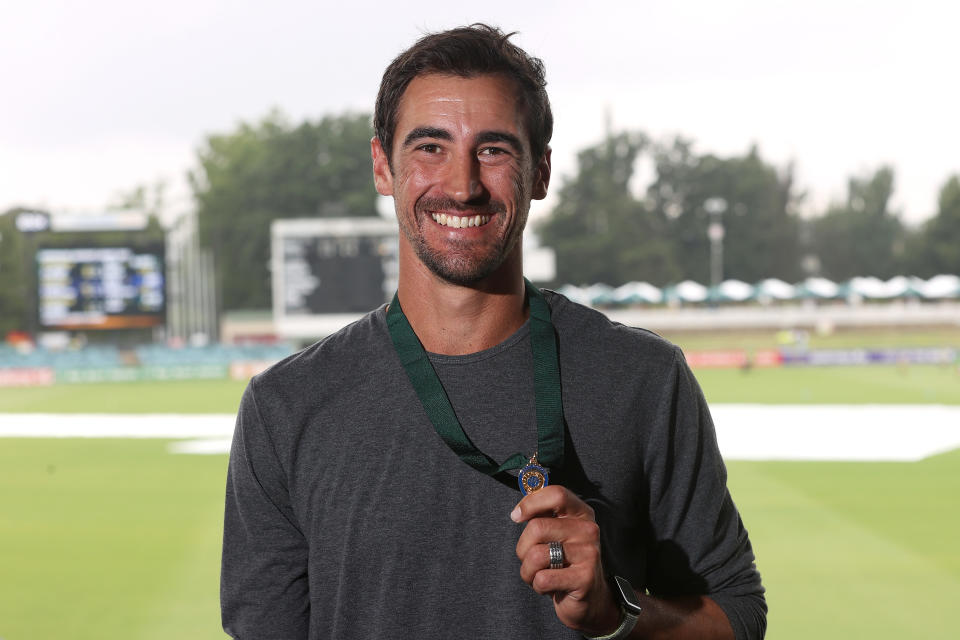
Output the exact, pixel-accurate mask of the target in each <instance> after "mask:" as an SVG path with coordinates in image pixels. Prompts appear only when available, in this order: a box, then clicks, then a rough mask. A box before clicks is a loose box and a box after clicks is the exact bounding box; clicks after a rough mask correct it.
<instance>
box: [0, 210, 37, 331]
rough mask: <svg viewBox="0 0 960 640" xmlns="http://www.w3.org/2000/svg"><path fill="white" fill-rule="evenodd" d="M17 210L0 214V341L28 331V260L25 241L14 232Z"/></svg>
mask: <svg viewBox="0 0 960 640" xmlns="http://www.w3.org/2000/svg"><path fill="white" fill-rule="evenodd" d="M20 211H21V210H20V209H11V210H10V211H7V212H6V213H4V214H3V215H0V339H2V338H3V336H4V335H6V334H7V333H8V332H10V331H26V330H27V329H28V328H29V321H28V316H27V313H28V309H27V307H28V301H29V300H30V296H29V286H30V279H29V277H28V275H29V274H30V268H31V265H32V264H33V262H32V258H31V257H29V256H28V255H27V247H26V244H27V243H26V238H25V237H24V235H23V234H22V233H20V232H19V231H18V230H17V227H16V218H17V214H18V213H20Z"/></svg>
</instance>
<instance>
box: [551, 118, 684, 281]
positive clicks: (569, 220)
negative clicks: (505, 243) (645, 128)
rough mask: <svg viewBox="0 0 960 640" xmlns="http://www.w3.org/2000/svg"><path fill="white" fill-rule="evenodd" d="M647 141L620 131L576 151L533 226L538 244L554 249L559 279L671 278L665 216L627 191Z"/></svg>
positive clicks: (673, 271)
mask: <svg viewBox="0 0 960 640" xmlns="http://www.w3.org/2000/svg"><path fill="white" fill-rule="evenodd" d="M647 145H648V140H647V137H646V136H645V135H643V134H642V133H638V132H632V133H631V132H621V133H618V134H609V135H608V136H607V137H606V139H605V140H603V141H602V142H600V143H599V144H597V145H595V146H592V147H589V148H587V149H584V150H583V151H581V152H580V153H579V154H577V164H578V171H577V174H576V175H575V176H574V177H573V178H571V179H569V180H566V181H565V182H564V184H563V185H562V186H561V187H560V191H559V195H558V199H557V204H556V206H555V207H554V209H553V211H551V213H550V216H549V217H548V218H547V219H545V220H544V221H542V222H541V223H540V224H539V225H538V227H537V230H538V233H539V234H540V239H541V241H542V243H543V244H544V245H546V246H550V247H552V248H553V249H554V250H555V251H556V253H557V279H558V280H559V281H561V282H577V283H593V282H607V283H610V284H622V283H624V282H628V281H631V280H646V281H649V282H655V283H664V282H668V281H670V280H672V279H673V278H674V277H675V276H676V274H677V268H676V265H675V263H674V256H673V252H672V249H671V247H670V246H669V245H668V244H666V243H665V242H664V237H665V223H666V221H665V219H664V218H663V217H662V216H661V215H658V214H657V213H656V212H653V211H650V210H649V209H648V208H647V207H646V206H645V204H644V203H643V202H641V201H640V200H638V199H637V198H636V197H635V196H634V195H633V194H632V193H631V191H630V182H631V179H632V178H633V174H634V166H635V164H636V161H637V158H638V156H639V154H640V153H641V152H642V151H643V150H644V149H645V148H646V147H647Z"/></svg>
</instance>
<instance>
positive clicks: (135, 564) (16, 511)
mask: <svg viewBox="0 0 960 640" xmlns="http://www.w3.org/2000/svg"><path fill="white" fill-rule="evenodd" d="M698 377H699V378H700V379H701V381H702V384H703V386H704V390H705V393H706V395H707V397H708V398H709V399H710V401H711V402H714V403H719V402H761V401H767V402H771V403H783V402H790V403H796V404H809V403H829V402H836V401H839V400H842V401H843V402H848V403H856V402H871V403H877V402H888V403H939V404H954V405H956V404H960V375H958V372H957V371H956V370H955V369H954V368H951V367H910V368H908V369H898V368H896V367H880V368H864V367H858V368H830V369H826V368H825V369H777V370H769V371H768V370H753V371H750V372H746V373H745V372H740V371H714V370H704V371H699V372H698ZM242 389H243V384H241V383H236V382H228V381H202V382H200V381H198V382H188V383H177V382H166V383H152V384H147V383H125V384H115V385H106V384H105V385H74V386H71V385H60V386H56V387H50V388H39V389H16V390H12V389H0V414H2V413H3V412H50V411H57V410H59V411H65V412H71V413H72V412H106V411H109V412H118V413H133V412H144V413H152V412H170V411H177V412H188V413H203V412H208V413H231V412H232V411H233V410H234V409H235V407H236V404H237V402H238V400H239V396H240V393H241V392H242ZM2 419H3V416H2V415H0V420H2ZM904 426H905V433H906V432H907V431H908V430H909V427H910V425H904ZM169 445H170V442H169V441H167V440H128V439H97V440H86V439H18V438H7V439H0V469H2V472H0V496H2V497H0V501H2V505H3V508H2V515H0V567H2V576H3V580H2V581H0V638H2V639H3V640H36V639H45V638H61V637H64V638H76V639H78V640H84V639H91V640H92V639H94V638H96V639H98V640H104V639H106V640H111V639H118V640H119V639H123V640H128V639H154V638H156V639H159V638H178V639H184V640H192V639H197V640H200V639H207V638H210V639H213V638H222V637H224V636H223V634H222V632H221V631H220V630H219V613H218V607H217V573H218V568H219V541H220V527H221V517H222V504H223V485H224V472H225V466H226V457H225V456H223V455H211V456H191V455H175V454H171V453H169V449H168V447H169ZM729 472H730V487H731V491H732V492H733V494H734V496H735V498H736V500H737V503H738V506H739V507H740V509H741V512H742V514H743V517H744V521H745V524H746V526H747V528H748V529H749V530H750V533H751V537H752V539H753V542H754V546H755V548H756V550H757V554H758V558H759V567H760V570H761V572H762V573H763V576H764V582H765V584H766V586H767V588H768V602H769V604H770V607H771V612H770V631H769V634H768V637H769V638H773V639H774V640H779V639H784V640H786V639H791V638H798V639H799V638H809V637H816V638H838V639H839V638H844V639H846V638H851V637H870V638H878V639H881V640H883V639H886V638H901V637H908V638H943V637H948V636H950V635H951V634H952V633H954V632H951V631H950V629H954V630H955V629H956V623H955V621H954V615H953V609H952V607H953V606H954V603H955V602H956V601H957V599H958V598H960V551H958V548H957V546H956V537H957V534H956V532H957V531H960V450H954V451H952V452H950V453H946V454H942V455H939V456H934V457H932V458H929V459H926V460H924V461H921V462H916V463H844V462H743V461H736V462H731V463H730V464H729Z"/></svg>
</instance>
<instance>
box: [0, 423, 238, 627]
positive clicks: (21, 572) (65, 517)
mask: <svg viewBox="0 0 960 640" xmlns="http://www.w3.org/2000/svg"><path fill="white" fill-rule="evenodd" d="M166 445H167V443H166V442H164V441H159V440H114V439H108V440H103V439H98V440H73V439H67V440H59V439H24V440H21V439H4V440H2V441H0V470H2V471H0V503H2V505H3V508H2V513H0V540H2V544H0V567H2V576H3V579H2V580H0V637H2V638H3V639H4V640H42V639H48V638H49V639H54V638H71V639H73V640H88V639H89V640H107V639H114V638H115V639H118V640H120V639H122V640H153V639H156V640H160V639H161V638H178V639H191V638H197V639H200V638H220V637H223V633H222V632H220V631H219V608H218V604H217V598H218V592H217V589H218V572H219V546H220V535H221V534H220V532H221V527H222V518H223V491H224V486H225V477H226V476H225V474H226V456H187V455H172V454H169V453H167V451H166Z"/></svg>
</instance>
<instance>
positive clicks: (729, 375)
mask: <svg viewBox="0 0 960 640" xmlns="http://www.w3.org/2000/svg"><path fill="white" fill-rule="evenodd" d="M696 375H697V378H698V379H699V380H700V384H701V385H702V386H703V389H704V393H705V394H706V396H707V400H709V401H710V402H747V403H750V402H759V403H774V404H864V403H886V404H960V370H958V369H957V368H956V367H952V366H933V365H924V366H910V367H896V366H870V367H816V368H815V367H802V368H801V367H782V368H778V369H754V370H752V371H749V372H743V371H740V370H737V369H699V370H697V371H696ZM245 386H246V383H245V382H238V381H234V380H191V381H177V382H118V383H102V384H60V385H55V386H52V387H29V388H6V389H4V388H0V413H19V412H22V413H47V412H50V413H233V412H235V411H236V410H237V406H238V405H239V403H240V395H241V394H242V393H243V389H244V387H245Z"/></svg>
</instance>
